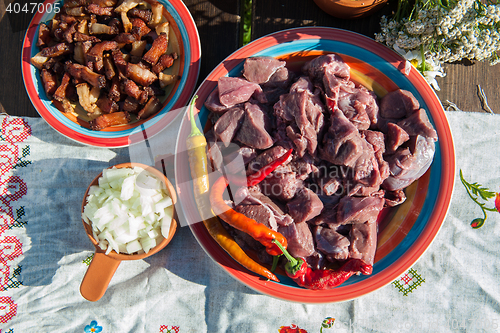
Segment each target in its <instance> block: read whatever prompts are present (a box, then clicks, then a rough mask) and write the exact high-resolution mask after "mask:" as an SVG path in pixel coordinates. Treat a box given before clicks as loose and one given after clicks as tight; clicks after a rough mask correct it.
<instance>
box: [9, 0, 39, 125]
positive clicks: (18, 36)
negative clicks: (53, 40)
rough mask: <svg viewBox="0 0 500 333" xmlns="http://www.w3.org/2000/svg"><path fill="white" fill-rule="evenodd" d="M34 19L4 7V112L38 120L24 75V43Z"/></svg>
mask: <svg viewBox="0 0 500 333" xmlns="http://www.w3.org/2000/svg"><path fill="white" fill-rule="evenodd" d="M5 3H7V2H5ZM2 5H3V4H2ZM31 16H32V15H31V14H29V15H27V14H25V13H23V12H20V13H11V14H9V13H6V12H5V7H4V8H0V45H1V47H0V66H1V69H0V111H2V112H6V113H8V114H10V115H23V116H30V117H38V116H39V115H38V113H37V112H36V110H35V108H34V107H33V105H32V104H31V101H30V100H29V98H28V95H27V93H26V89H25V88H24V83H23V78H22V75H21V52H22V44H23V39H24V35H25V34H26V29H27V27H28V26H29V23H30V20H31Z"/></svg>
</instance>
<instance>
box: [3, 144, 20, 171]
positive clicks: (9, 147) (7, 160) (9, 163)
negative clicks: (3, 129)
mask: <svg viewBox="0 0 500 333" xmlns="http://www.w3.org/2000/svg"><path fill="white" fill-rule="evenodd" d="M18 159H19V148H18V147H17V146H15V145H13V144H11V143H7V142H5V143H2V144H0V172H1V173H2V174H5V173H7V172H9V171H11V170H12V168H13V167H14V166H15V165H16V164H17V161H18Z"/></svg>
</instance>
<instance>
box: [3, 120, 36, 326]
mask: <svg viewBox="0 0 500 333" xmlns="http://www.w3.org/2000/svg"><path fill="white" fill-rule="evenodd" d="M30 135H31V127H30V126H29V125H28V123H27V121H25V120H24V119H22V118H16V117H5V118H3V119H2V122H1V129H0V140H2V142H1V143H0V291H5V290H7V289H9V288H19V286H21V285H22V282H21V281H19V280H18V278H19V276H20V275H21V266H19V267H16V268H13V267H12V261H13V260H14V259H16V258H17V257H19V256H21V255H22V254H23V248H22V245H23V244H22V243H21V241H20V240H19V239H18V238H17V237H16V236H10V235H5V234H4V233H5V232H6V231H7V230H9V229H11V228H12V227H22V226H24V225H25V224H26V223H27V221H24V220H22V219H21V218H22V217H23V216H24V214H25V213H24V207H22V206H21V207H19V208H17V209H16V210H15V213H16V216H15V217H14V210H13V209H12V206H11V203H12V202H15V201H17V200H19V199H20V198H22V197H23V196H24V195H26V193H27V191H28V187H27V186H26V183H25V182H24V181H23V180H22V179H21V178H20V177H19V176H17V175H16V176H14V175H12V170H13V169H16V168H19V167H25V166H27V165H29V164H31V161H29V160H27V159H26V157H27V156H29V155H30V147H29V146H28V145H26V146H24V147H23V148H22V150H21V152H20V151H19V150H20V149H21V148H19V147H18V144H19V143H21V142H23V141H25V140H26V139H27V138H28V137H29V136H30ZM16 314H17V304H16V303H15V302H14V300H13V299H12V298H11V297H8V296H2V297H0V323H3V324H5V323H7V322H8V321H9V320H11V319H12V317H14V316H16ZM9 332H11V333H13V332H14V331H13V330H12V329H10V330H9ZM0 333H1V331H0Z"/></svg>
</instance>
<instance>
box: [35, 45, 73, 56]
mask: <svg viewBox="0 0 500 333" xmlns="http://www.w3.org/2000/svg"><path fill="white" fill-rule="evenodd" d="M72 52H73V45H72V44H68V43H59V44H56V45H54V46H49V47H46V48H44V49H43V50H42V51H41V55H42V56H44V57H49V58H52V57H58V56H62V55H66V54H70V53H72Z"/></svg>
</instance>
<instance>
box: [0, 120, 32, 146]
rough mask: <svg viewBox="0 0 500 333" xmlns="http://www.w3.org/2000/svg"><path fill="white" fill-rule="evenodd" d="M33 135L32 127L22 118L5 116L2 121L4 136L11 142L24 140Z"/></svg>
mask: <svg viewBox="0 0 500 333" xmlns="http://www.w3.org/2000/svg"><path fill="white" fill-rule="evenodd" d="M30 135H31V127H30V125H28V123H27V122H26V121H25V120H24V119H22V118H12V117H5V118H4V119H3V121H2V136H3V138H4V139H5V141H8V142H10V143H15V142H23V141H24V140H26V139H27V138H28V137H29V136H30Z"/></svg>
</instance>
